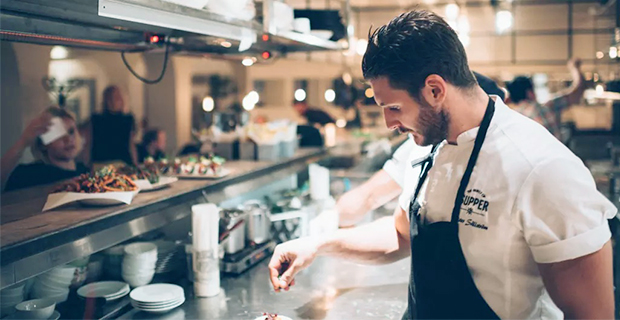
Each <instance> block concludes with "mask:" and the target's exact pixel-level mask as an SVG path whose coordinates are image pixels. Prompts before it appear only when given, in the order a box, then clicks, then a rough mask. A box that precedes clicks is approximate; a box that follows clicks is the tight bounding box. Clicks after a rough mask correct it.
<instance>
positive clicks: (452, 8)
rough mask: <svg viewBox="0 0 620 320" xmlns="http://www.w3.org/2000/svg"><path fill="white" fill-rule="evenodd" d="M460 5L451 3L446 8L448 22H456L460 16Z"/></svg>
mask: <svg viewBox="0 0 620 320" xmlns="http://www.w3.org/2000/svg"><path fill="white" fill-rule="evenodd" d="M460 9H461V8H459V5H458V4H456V3H450V4H448V5H447V6H446V18H447V19H448V20H456V18H458V16H459V11H460Z"/></svg>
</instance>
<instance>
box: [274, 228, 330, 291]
mask: <svg viewBox="0 0 620 320" xmlns="http://www.w3.org/2000/svg"><path fill="white" fill-rule="evenodd" d="M318 249H319V242H318V241H317V240H316V239H315V238H312V237H305V238H300V239H296V240H292V241H289V242H285V243H282V244H280V245H278V246H277V247H276V249H275V251H274V252H273V256H272V257H271V261H270V262H269V274H270V279H271V284H272V285H273V289H274V290H275V291H276V292H279V291H280V289H284V290H286V291H288V289H289V288H290V286H292V285H294V284H295V275H296V274H297V273H298V272H299V271H301V270H302V269H305V268H307V267H308V266H309V265H310V264H311V263H312V261H314V258H316V255H317V252H318Z"/></svg>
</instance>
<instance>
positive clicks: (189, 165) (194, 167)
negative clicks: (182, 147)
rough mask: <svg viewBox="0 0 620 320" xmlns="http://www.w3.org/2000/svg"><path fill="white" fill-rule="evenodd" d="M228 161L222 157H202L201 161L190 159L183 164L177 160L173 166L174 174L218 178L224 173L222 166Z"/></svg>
mask: <svg viewBox="0 0 620 320" xmlns="http://www.w3.org/2000/svg"><path fill="white" fill-rule="evenodd" d="M224 162H226V160H224V158H222V157H217V156H214V157H211V158H206V157H200V159H196V158H193V157H191V158H189V159H188V161H187V162H186V163H182V162H181V160H180V159H178V158H177V159H175V160H174V164H173V166H172V171H173V173H174V174H178V175H207V176H217V175H219V174H221V173H222V164H224Z"/></svg>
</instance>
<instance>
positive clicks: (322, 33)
mask: <svg viewBox="0 0 620 320" xmlns="http://www.w3.org/2000/svg"><path fill="white" fill-rule="evenodd" d="M310 34H311V35H313V36H315V37H318V38H321V39H323V40H329V39H330V38H331V37H332V36H333V35H334V32H333V31H331V30H310Z"/></svg>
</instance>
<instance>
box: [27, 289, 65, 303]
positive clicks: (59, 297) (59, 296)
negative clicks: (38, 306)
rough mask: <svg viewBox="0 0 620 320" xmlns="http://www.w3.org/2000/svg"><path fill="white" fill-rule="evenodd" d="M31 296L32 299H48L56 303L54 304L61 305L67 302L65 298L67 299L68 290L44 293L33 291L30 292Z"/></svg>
mask: <svg viewBox="0 0 620 320" xmlns="http://www.w3.org/2000/svg"><path fill="white" fill-rule="evenodd" d="M32 296H33V298H37V299H50V300H54V301H56V303H61V302H65V301H67V298H69V289H67V290H66V291H61V292H46V291H37V290H34V291H33V292H32Z"/></svg>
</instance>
